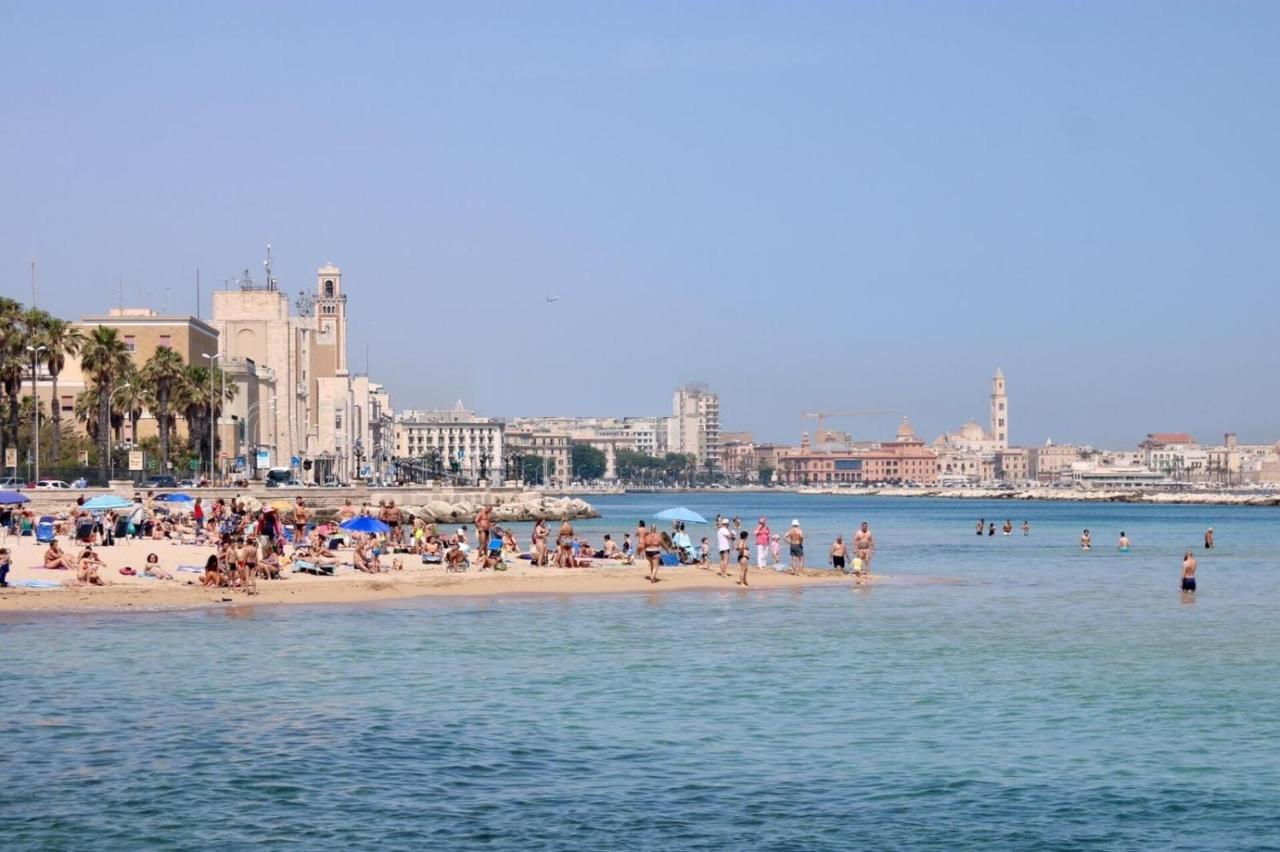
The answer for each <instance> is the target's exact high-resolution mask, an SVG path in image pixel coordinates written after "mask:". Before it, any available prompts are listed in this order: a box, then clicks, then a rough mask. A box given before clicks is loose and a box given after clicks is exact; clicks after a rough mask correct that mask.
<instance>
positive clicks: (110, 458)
mask: <svg viewBox="0 0 1280 852" xmlns="http://www.w3.org/2000/svg"><path fill="white" fill-rule="evenodd" d="M128 388H129V382H125V383H124V384H122V385H121V386H120V387H118V388H116V389H115V390H113V391H112V392H111V396H109V397H107V414H108V415H110V413H111V406H112V404H113V403H114V402H115V398H116V394H118V393H120V391H122V390H128ZM108 428H110V423H108ZM137 437H138V436H137V435H135V436H134V440H135V441H136V440H137ZM110 446H111V441H109V440H108V441H107V447H108V448H110ZM107 465H108V469H107V485H110V484H111V480H113V479H115V478H116V454H115V453H113V452H111V450H110V449H108V450H107ZM98 470H102V468H98Z"/></svg>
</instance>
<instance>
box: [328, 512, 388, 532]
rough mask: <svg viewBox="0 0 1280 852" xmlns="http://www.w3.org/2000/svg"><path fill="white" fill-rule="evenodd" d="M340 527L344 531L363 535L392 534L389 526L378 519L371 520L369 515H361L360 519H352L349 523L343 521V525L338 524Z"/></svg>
mask: <svg viewBox="0 0 1280 852" xmlns="http://www.w3.org/2000/svg"><path fill="white" fill-rule="evenodd" d="M338 526H340V527H342V528H343V529H344V530H348V531H349V532H362V533H389V532H391V527H389V526H387V525H386V524H384V523H383V522H382V521H380V520H378V519H377V518H371V517H369V516H368V515H360V516H359V517H357V518H352V519H351V520H349V521H343V522H342V523H340V524H338Z"/></svg>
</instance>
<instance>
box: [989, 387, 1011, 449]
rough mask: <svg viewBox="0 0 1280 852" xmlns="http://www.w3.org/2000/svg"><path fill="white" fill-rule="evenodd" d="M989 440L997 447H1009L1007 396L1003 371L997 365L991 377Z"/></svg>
mask: <svg viewBox="0 0 1280 852" xmlns="http://www.w3.org/2000/svg"><path fill="white" fill-rule="evenodd" d="M991 440H992V441H994V442H995V444H996V448H997V449H1001V450H1007V449H1009V397H1008V395H1007V394H1006V393H1005V388H1004V371H1003V370H1001V369H1000V368H999V367H996V374H995V376H994V377H993V378H992V379H991Z"/></svg>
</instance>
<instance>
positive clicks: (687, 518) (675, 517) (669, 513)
mask: <svg viewBox="0 0 1280 852" xmlns="http://www.w3.org/2000/svg"><path fill="white" fill-rule="evenodd" d="M654 517H655V518H657V519H658V520H660V521H684V522H685V523H686V524H705V523H706V522H707V519H706V518H704V517H702V516H701V515H699V514H698V513H697V512H695V511H693V510H692V509H686V508H685V507H684V506H676V507H675V508H674V509H667V510H665V511H662V512H659V513H658V514H656V515H654Z"/></svg>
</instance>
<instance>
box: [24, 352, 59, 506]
mask: <svg viewBox="0 0 1280 852" xmlns="http://www.w3.org/2000/svg"><path fill="white" fill-rule="evenodd" d="M27 351H28V352H30V353H31V422H32V429H31V435H32V438H33V440H34V441H35V444H36V447H35V477H34V478H33V480H32V481H34V482H35V483H37V484H39V482H40V394H38V393H37V392H36V374H37V373H39V372H40V353H41V352H48V351H49V349H48V347H46V346H28V347H27ZM54 402H57V400H54Z"/></svg>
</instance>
